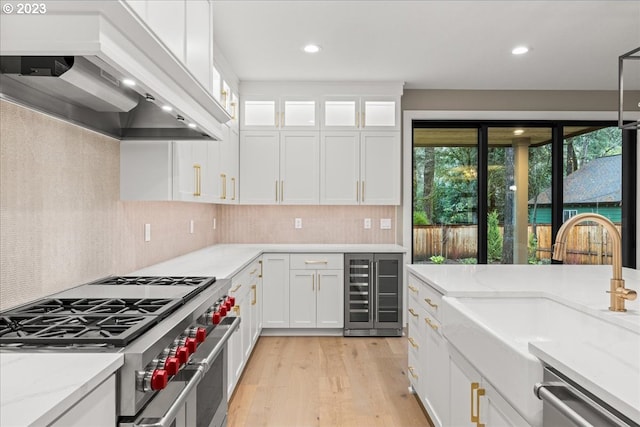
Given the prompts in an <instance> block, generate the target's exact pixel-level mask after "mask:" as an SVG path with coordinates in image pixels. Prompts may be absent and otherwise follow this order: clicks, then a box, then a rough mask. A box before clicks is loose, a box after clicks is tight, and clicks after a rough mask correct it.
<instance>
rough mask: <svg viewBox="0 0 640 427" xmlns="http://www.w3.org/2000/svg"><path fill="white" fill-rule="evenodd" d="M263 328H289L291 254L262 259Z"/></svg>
mask: <svg viewBox="0 0 640 427" xmlns="http://www.w3.org/2000/svg"><path fill="white" fill-rule="evenodd" d="M262 327H263V328H288V327H289V254H265V255H263V257H262Z"/></svg>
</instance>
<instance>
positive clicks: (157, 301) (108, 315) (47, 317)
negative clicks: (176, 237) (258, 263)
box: [0, 276, 216, 347]
mask: <svg viewBox="0 0 640 427" xmlns="http://www.w3.org/2000/svg"><path fill="white" fill-rule="evenodd" d="M215 281H216V279H215V277H139V276H115V277H106V278H104V279H100V280H96V281H94V282H91V283H89V284H87V285H82V286H78V287H76V288H73V289H70V290H68V291H64V292H61V293H59V294H56V295H54V296H52V297H49V298H44V299H41V300H38V301H34V302H32V303H28V304H25V305H23V306H20V307H16V308H13V309H11V310H7V311H4V312H0V345H2V346H5V345H8V346H18V345H25V346H29V345H42V346H61V345H76V346H85V345H88V346H95V345H97V346H113V347H124V346H127V345H128V344H129V343H131V342H132V341H133V340H135V339H136V338H138V337H139V336H140V335H142V334H143V333H144V332H145V331H147V330H149V329H150V328H151V327H153V326H154V325H156V324H157V323H159V322H160V321H161V320H163V319H164V318H166V317H167V316H168V315H170V314H171V313H173V312H175V311H176V310H177V309H178V308H180V307H181V306H183V305H184V304H185V302H187V301H188V300H190V299H192V298H193V297H194V296H196V295H197V294H198V293H200V292H202V291H203V290H204V289H205V288H207V287H209V286H210V285H212V284H213V283H214V282H215ZM127 285H129V286H127ZM122 286H125V288H122ZM167 286H170V287H171V288H167V289H164V287H167ZM133 288H135V289H133ZM169 289H173V290H175V292H165V290H169ZM105 290H107V291H105ZM134 290H135V291H136V292H131V291H134ZM154 295H156V296H157V297H153V296H154ZM167 295H170V296H168V297H167Z"/></svg>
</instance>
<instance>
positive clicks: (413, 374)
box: [409, 366, 418, 379]
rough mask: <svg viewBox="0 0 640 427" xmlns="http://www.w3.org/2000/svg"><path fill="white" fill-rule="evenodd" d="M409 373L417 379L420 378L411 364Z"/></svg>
mask: <svg viewBox="0 0 640 427" xmlns="http://www.w3.org/2000/svg"><path fill="white" fill-rule="evenodd" d="M409 373H410V374H411V376H412V377H413V378H415V379H418V376H417V375H416V373H415V371H414V369H413V366H409Z"/></svg>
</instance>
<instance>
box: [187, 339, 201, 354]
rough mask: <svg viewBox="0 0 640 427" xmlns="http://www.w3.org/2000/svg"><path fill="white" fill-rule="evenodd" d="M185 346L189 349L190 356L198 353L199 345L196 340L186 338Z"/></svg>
mask: <svg viewBox="0 0 640 427" xmlns="http://www.w3.org/2000/svg"><path fill="white" fill-rule="evenodd" d="M184 346H185V347H187V348H188V349H189V354H193V353H195V352H196V348H197V347H198V343H197V342H196V339H195V338H185V339H184Z"/></svg>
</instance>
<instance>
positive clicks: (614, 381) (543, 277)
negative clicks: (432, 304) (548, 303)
mask: <svg viewBox="0 0 640 427" xmlns="http://www.w3.org/2000/svg"><path fill="white" fill-rule="evenodd" d="M408 270H409V272H410V273H413V274H415V275H416V276H418V277H419V278H421V279H422V280H424V281H425V282H427V283H429V284H430V285H432V286H433V287H434V288H436V289H437V290H439V291H440V292H441V293H443V294H444V295H446V296H448V297H453V298H461V297H467V298H469V297H471V298H473V297H476V298H482V297H532V298H533V297H543V298H549V299H552V300H554V301H557V302H559V303H562V304H564V305H567V306H569V307H572V308H575V309H577V310H580V311H582V312H584V313H587V314H589V315H592V316H595V317H598V318H600V319H602V320H604V321H606V322H607V324H610V325H616V326H617V327H621V328H624V329H626V330H627V331H629V332H630V333H629V334H628V336H629V337H631V338H630V339H629V340H626V341H625V342H621V343H615V344H614V345H612V343H610V342H608V340H603V339H602V337H600V336H599V335H601V334H599V332H598V331H594V330H576V331H573V333H572V335H571V336H570V337H567V339H566V340H552V341H547V342H530V343H529V345H528V349H529V352H530V353H531V354H532V355H534V356H536V357H537V358H538V359H540V360H541V361H542V362H544V363H546V364H547V365H549V366H553V367H555V368H556V369H558V370H559V371H560V372H562V373H563V374H565V375H566V376H567V377H569V378H570V379H571V380H573V381H575V382H576V383H577V384H579V385H580V386H582V387H584V388H585V389H587V390H589V391H591V392H593V393H594V394H595V395H597V396H598V397H600V398H602V399H603V400H604V401H605V402H607V403H609V404H611V405H612V406H614V407H615V408H616V409H619V410H620V411H621V412H623V413H624V414H625V415H627V416H629V417H630V418H631V419H633V420H634V421H635V422H638V423H640V409H639V406H638V403H639V402H640V301H639V300H636V301H627V302H626V308H627V312H626V313H615V312H611V311H609V310H608V306H609V295H608V294H607V293H606V291H608V290H609V279H610V278H611V276H612V270H611V266H587V265H548V266H535V265H433V264H430V265H417V264H416V265H410V266H408ZM623 277H624V279H625V285H626V287H627V288H630V289H633V290H636V291H640V271H638V270H633V269H628V268H625V269H623ZM445 324H446V318H445V319H443V327H444V326H445ZM444 330H445V336H446V327H444ZM614 347H615V348H614ZM531 386H532V387H533V384H532V385H531Z"/></svg>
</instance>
